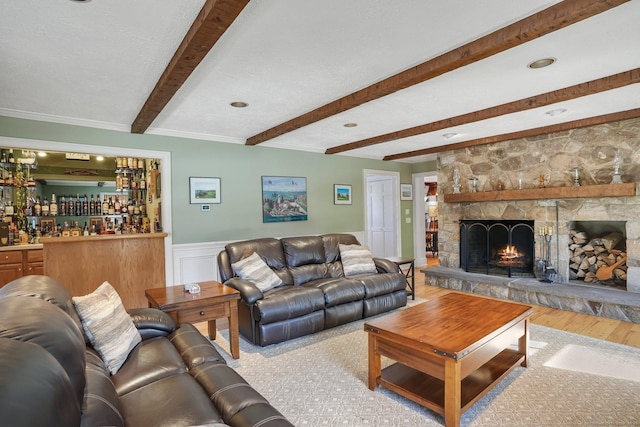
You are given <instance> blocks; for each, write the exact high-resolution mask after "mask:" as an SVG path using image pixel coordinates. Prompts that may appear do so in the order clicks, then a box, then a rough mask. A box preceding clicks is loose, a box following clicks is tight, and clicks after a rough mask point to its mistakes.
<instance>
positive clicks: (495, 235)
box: [460, 220, 535, 277]
mask: <svg viewBox="0 0 640 427" xmlns="http://www.w3.org/2000/svg"><path fill="white" fill-rule="evenodd" d="M533 230H534V229H533V221H528V220H461V221H460V267H461V268H462V269H464V270H465V271H467V272H471V273H482V274H490V275H494V276H507V277H534V274H533V260H534V259H535V252H534V251H535V239H534V231H533Z"/></svg>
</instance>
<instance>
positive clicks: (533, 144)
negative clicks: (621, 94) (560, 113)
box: [438, 119, 640, 292]
mask: <svg viewBox="0 0 640 427" xmlns="http://www.w3.org/2000/svg"><path fill="white" fill-rule="evenodd" d="M616 152H618V153H619V155H620V157H621V158H622V159H624V160H623V163H622V166H621V172H622V181H623V183H626V184H623V185H626V186H627V188H629V187H631V188H632V190H633V192H632V194H630V195H624V196H615V195H614V194H613V193H609V194H608V193H607V191H603V190H599V191H594V192H593V193H592V192H590V189H596V188H603V186H604V185H605V184H610V183H611V181H612V176H611V172H612V170H613V168H614V158H615V155H616ZM575 168H577V169H578V171H579V177H580V179H579V182H580V187H579V188H578V190H581V191H577V190H576V191H573V190H574V189H573V188H572V186H573V174H572V171H573V170H574V169H575ZM456 169H457V170H458V173H459V175H460V177H461V179H460V183H461V184H462V190H461V192H462V193H469V192H470V191H471V189H470V188H468V182H469V178H471V177H475V178H477V179H478V192H480V193H482V192H485V193H490V194H491V197H489V198H488V199H485V200H478V201H474V200H471V201H463V202H447V200H446V197H442V196H446V195H447V194H451V193H453V176H454V171H455V170H456ZM540 177H544V179H542V185H544V187H545V189H544V190H543V189H540V191H537V190H535V189H538V188H539V187H540V186H541V179H540ZM637 182H640V120H639V119H632V120H626V121H622V122H615V123H609V124H605V125H598V126H593V127H587V128H582V129H575V130H572V131H567V132H559V133H555V134H547V135H542V136H539V137H533V138H523V139H518V140H511V141H504V142H498V143H494V144H487V145H480V146H474V147H468V148H462V149H458V150H451V151H448V152H443V153H440V154H439V157H438V189H439V190H438V191H439V192H440V194H439V197H438V199H439V200H444V203H440V204H439V224H438V225H439V248H438V254H439V259H440V265H441V266H443V267H448V268H451V269H464V268H466V267H463V265H465V264H468V262H467V260H462V259H461V256H460V254H461V240H460V237H461V236H460V234H461V232H462V231H461V230H462V229H461V226H460V224H461V220H467V219H469V218H472V219H475V220H479V221H496V220H498V221H514V220H526V221H529V222H530V223H531V224H532V229H533V230H534V234H535V236H534V238H535V239H536V240H537V243H536V244H538V243H539V242H540V239H539V236H538V235H537V234H538V233H537V230H540V229H541V228H543V227H544V228H545V229H548V230H553V233H552V236H551V238H550V239H549V258H550V260H551V262H552V265H553V267H554V268H555V269H556V270H557V272H558V275H559V277H560V278H561V280H560V281H561V282H563V283H564V282H566V283H570V282H573V281H575V280H578V279H577V278H576V277H573V276H572V274H571V273H570V266H571V265H572V264H573V262H572V260H571V258H572V256H571V254H570V251H569V250H568V248H569V247H570V245H571V244H572V243H573V242H572V241H571V237H570V233H571V229H572V227H574V226H575V225H576V224H581V223H584V222H587V221H607V222H616V223H624V225H625V227H624V235H625V239H624V240H625V244H624V253H625V255H626V257H627V259H626V261H625V263H626V266H627V270H626V286H625V289H626V290H628V291H631V292H640V196H638V195H637V184H636V185H635V186H634V184H631V183H637ZM615 185H621V184H611V186H615ZM598 186H599V187H598ZM616 188H619V187H616ZM502 189H504V190H502ZM519 189H523V190H528V189H533V190H532V191H531V192H530V193H533V192H536V197H535V198H528V197H521V196H522V194H525V193H527V191H523V192H522V193H518V190H519ZM558 189H561V190H562V191H554V190H558ZM547 190H548V191H547ZM501 191H502V192H501ZM574 193H576V194H577V195H576V194H574ZM540 194H542V196H540ZM545 194H547V195H546V196H545ZM534 250H538V252H539V246H538V247H537V248H536V249H534ZM538 255H539V254H538ZM538 255H535V256H538ZM512 274H513V273H512ZM582 283H584V282H582ZM561 284H562V283H558V284H557V285H558V286H560V285H561ZM555 285H556V283H554V286H555Z"/></svg>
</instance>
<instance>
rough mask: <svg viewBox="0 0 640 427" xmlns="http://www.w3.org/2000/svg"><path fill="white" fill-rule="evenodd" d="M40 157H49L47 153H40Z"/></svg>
mask: <svg viewBox="0 0 640 427" xmlns="http://www.w3.org/2000/svg"><path fill="white" fill-rule="evenodd" d="M38 157H47V153H45V152H44V151H38Z"/></svg>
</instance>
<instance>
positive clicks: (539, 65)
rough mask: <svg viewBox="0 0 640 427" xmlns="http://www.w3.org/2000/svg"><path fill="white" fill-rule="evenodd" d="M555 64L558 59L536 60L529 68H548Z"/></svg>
mask: <svg viewBox="0 0 640 427" xmlns="http://www.w3.org/2000/svg"><path fill="white" fill-rule="evenodd" d="M554 62H556V58H542V59H538V60H535V61H533V62H530V63H529V64H528V65H527V67H529V68H533V69H536V68H544V67H548V66H549V65H551V64H553V63H554Z"/></svg>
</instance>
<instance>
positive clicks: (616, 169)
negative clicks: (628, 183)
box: [611, 150, 622, 184]
mask: <svg viewBox="0 0 640 427" xmlns="http://www.w3.org/2000/svg"><path fill="white" fill-rule="evenodd" d="M621 164H622V159H621V158H620V150H616V156H615V157H614V159H613V172H611V175H612V176H613V179H612V180H611V183H612V184H622V179H620V165H621Z"/></svg>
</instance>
